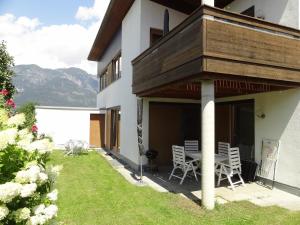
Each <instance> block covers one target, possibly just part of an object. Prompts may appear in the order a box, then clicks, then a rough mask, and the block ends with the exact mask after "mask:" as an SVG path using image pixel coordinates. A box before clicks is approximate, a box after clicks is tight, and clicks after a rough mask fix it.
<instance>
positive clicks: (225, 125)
mask: <svg viewBox="0 0 300 225" xmlns="http://www.w3.org/2000/svg"><path fill="white" fill-rule="evenodd" d="M215 118H216V122H215V132H216V138H215V140H216V145H215V146H216V148H217V146H218V142H228V143H231V142H232V126H233V121H232V107H231V105H230V104H222V103H221V104H216V113H215Z"/></svg>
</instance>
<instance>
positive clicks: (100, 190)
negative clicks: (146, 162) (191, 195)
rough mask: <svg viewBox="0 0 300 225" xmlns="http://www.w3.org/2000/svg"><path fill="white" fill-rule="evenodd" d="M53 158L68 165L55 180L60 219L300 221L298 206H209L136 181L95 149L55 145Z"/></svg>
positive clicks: (81, 223) (92, 222) (92, 224)
mask: <svg viewBox="0 0 300 225" xmlns="http://www.w3.org/2000/svg"><path fill="white" fill-rule="evenodd" d="M50 163H52V164H62V165H63V166H64V168H63V170H62V172H61V175H60V177H59V179H58V182H57V188H58V189H59V200H58V207H59V215H58V221H59V222H60V224H65V225H74V224H78V225H85V224H88V225H98V224H99V225H100V224H105V225H110V224H112V225H119V224H120V225H132V224H145V225H146V224H155V225H156V224H172V225H173V224H174V225H175V224H218V225H219V224H228V225H229V224H230V225H233V224H238V225H242V224H257V225H263V224H266V225H270V224H274V225H275V224H284V225H287V224H295V225H299V224H300V212H290V211H288V210H285V209H281V208H278V207H265V208H262V207H258V206H255V205H253V204H251V203H249V202H235V203H230V204H225V205H222V206H221V205H218V206H217V207H216V209H215V210H213V211H206V210H204V209H202V208H201V207H200V206H198V205H197V204H195V203H193V202H191V201H190V200H187V199H185V198H183V197H180V196H178V195H175V194H171V193H170V194H166V193H159V192H156V191H154V190H152V189H151V188H149V187H136V186H134V185H131V184H130V183H128V182H127V181H126V180H125V179H123V177H122V176H121V175H120V174H118V173H117V172H116V171H115V170H114V169H112V167H111V166H110V165H109V164H108V163H107V162H106V161H105V159H103V158H102V157H101V156H100V155H99V154H97V153H96V152H91V153H89V154H88V155H82V156H78V157H64V156H63V154H62V153H61V152H58V151H56V152H54V153H53V154H52V156H51V161H50Z"/></svg>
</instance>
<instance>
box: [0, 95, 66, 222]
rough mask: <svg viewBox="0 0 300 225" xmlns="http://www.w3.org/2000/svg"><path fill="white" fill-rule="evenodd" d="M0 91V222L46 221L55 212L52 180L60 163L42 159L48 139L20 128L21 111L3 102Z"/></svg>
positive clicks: (46, 155) (46, 154) (49, 147)
mask: <svg viewBox="0 0 300 225" xmlns="http://www.w3.org/2000/svg"><path fill="white" fill-rule="evenodd" d="M1 93H2V95H3V93H6V92H3V91H1V92H0V225H14V224H16V225H41V224H49V223H51V222H52V221H53V219H54V218H55V217H56V215H57V211H58V208H57V206H56V205H55V202H56V200H57V195H58V191H57V190H56V189H55V190H53V184H54V182H55V179H56V177H57V176H58V174H59V171H60V170H61V166H49V167H47V168H46V162H47V160H48V158H49V154H50V153H51V151H52V149H53V144H52V142H51V141H50V140H49V139H48V138H47V139H45V138H42V137H39V136H38V135H37V127H36V126H35V127H32V128H24V123H25V120H26V118H25V116H24V114H16V113H15V111H14V104H12V102H10V103H9V104H7V103H5V102H4V100H3V99H4V98H3V96H1ZM11 101H12V100H11Z"/></svg>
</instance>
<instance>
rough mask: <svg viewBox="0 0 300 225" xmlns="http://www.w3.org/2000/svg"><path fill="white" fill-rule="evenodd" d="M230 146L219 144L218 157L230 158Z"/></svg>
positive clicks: (223, 143)
mask: <svg viewBox="0 0 300 225" xmlns="http://www.w3.org/2000/svg"><path fill="white" fill-rule="evenodd" d="M229 148H230V144H229V143H226V142H218V155H220V156H225V157H228V151H229Z"/></svg>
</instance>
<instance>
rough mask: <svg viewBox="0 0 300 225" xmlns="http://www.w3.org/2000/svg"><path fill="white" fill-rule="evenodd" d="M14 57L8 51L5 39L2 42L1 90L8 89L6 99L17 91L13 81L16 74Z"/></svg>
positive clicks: (0, 47) (0, 63)
mask: <svg viewBox="0 0 300 225" xmlns="http://www.w3.org/2000/svg"><path fill="white" fill-rule="evenodd" d="M13 67H14V58H13V57H12V56H10V55H9V53H8V52H7V47H6V43H5V41H2V42H1V43H0V91H1V90H7V91H8V94H7V95H5V100H9V99H11V98H12V96H13V95H14V93H15V92H16V88H15V86H14V85H13V83H12V78H13V76H14V71H13V69H12V68H13Z"/></svg>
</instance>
